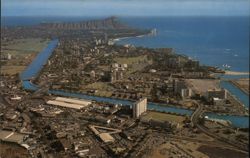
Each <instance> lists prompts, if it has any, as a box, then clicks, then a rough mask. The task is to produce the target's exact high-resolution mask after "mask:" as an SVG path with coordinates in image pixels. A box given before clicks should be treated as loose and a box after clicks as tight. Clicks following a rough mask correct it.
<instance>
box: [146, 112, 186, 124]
mask: <svg viewBox="0 0 250 158" xmlns="http://www.w3.org/2000/svg"><path fill="white" fill-rule="evenodd" d="M143 117H144V118H146V119H150V118H151V119H153V120H157V121H170V122H176V123H182V122H183V121H184V120H185V117H184V116H177V115H173V114H166V113H161V112H154V111H149V112H148V113H147V114H146V115H145V116H143Z"/></svg>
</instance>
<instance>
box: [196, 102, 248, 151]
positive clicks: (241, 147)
mask: <svg viewBox="0 0 250 158" xmlns="http://www.w3.org/2000/svg"><path fill="white" fill-rule="evenodd" d="M197 106H198V107H197V109H196V110H195V111H194V112H193V114H192V115H191V125H192V127H197V128H198V129H199V130H200V131H202V132H203V133H205V134H206V135H208V136H210V137H212V138H214V139H215V140H217V141H220V142H223V143H225V145H226V144H227V145H231V146H233V147H234V148H236V149H239V150H241V151H247V152H248V151H249V149H248V145H247V144H243V143H240V142H235V141H231V140H228V139H226V138H223V137H220V136H218V135H217V134H216V133H213V132H211V131H209V129H208V128H207V127H205V126H203V125H202V124H199V118H200V116H202V114H203V112H204V111H203V109H202V105H201V104H199V103H197Z"/></svg>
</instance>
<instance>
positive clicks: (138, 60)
mask: <svg viewBox="0 0 250 158" xmlns="http://www.w3.org/2000/svg"><path fill="white" fill-rule="evenodd" d="M114 61H116V62H117V63H119V64H128V67H129V69H128V71H127V73H128V74H130V73H133V72H136V71H140V70H142V69H143V68H144V67H146V66H147V65H148V64H150V63H151V62H152V61H149V60H148V59H147V55H142V56H137V57H117V58H114Z"/></svg>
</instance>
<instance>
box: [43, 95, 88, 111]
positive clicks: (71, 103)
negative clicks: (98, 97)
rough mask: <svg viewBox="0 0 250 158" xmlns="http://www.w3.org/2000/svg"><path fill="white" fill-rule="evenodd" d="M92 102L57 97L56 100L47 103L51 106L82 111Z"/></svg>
mask: <svg viewBox="0 0 250 158" xmlns="http://www.w3.org/2000/svg"><path fill="white" fill-rule="evenodd" d="M91 103H92V102H91V101H90V100H80V99H71V98H63V97H56V98H55V100H49V101H47V104H49V105H56V106H61V107H66V108H73V109H78V110H80V109H82V108H84V107H86V106H88V105H90V104H91Z"/></svg>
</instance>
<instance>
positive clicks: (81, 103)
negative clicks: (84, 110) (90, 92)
mask: <svg viewBox="0 0 250 158" xmlns="http://www.w3.org/2000/svg"><path fill="white" fill-rule="evenodd" d="M55 100H56V101H61V102H66V103H73V104H79V105H83V106H87V105H90V104H91V101H90V100H82V99H71V98H63V97H56V99H55Z"/></svg>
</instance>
